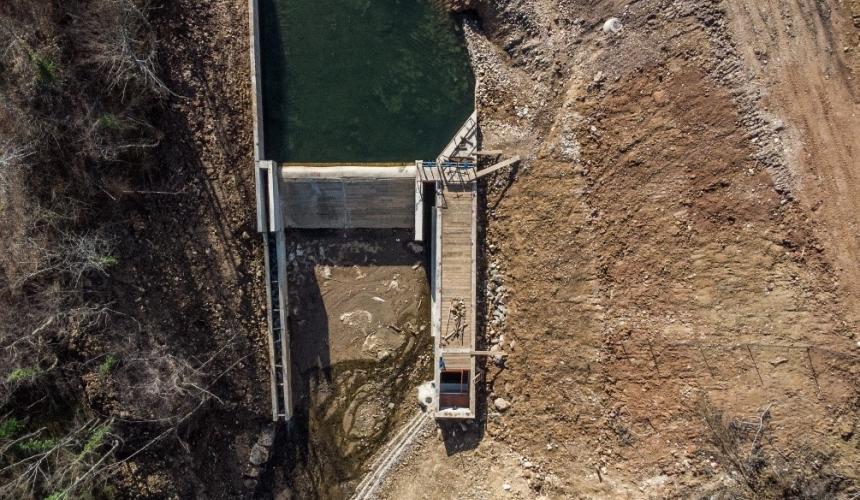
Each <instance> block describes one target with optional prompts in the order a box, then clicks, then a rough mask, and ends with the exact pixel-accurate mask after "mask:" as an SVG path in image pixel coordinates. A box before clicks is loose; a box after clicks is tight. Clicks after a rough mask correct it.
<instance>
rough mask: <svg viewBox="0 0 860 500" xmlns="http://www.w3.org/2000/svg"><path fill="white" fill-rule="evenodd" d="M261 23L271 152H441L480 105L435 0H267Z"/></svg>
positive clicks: (358, 155) (307, 157) (272, 156)
mask: <svg viewBox="0 0 860 500" xmlns="http://www.w3.org/2000/svg"><path fill="white" fill-rule="evenodd" d="M260 31H261V35H260V36H261V46H262V50H263V52H262V79H263V120H264V125H265V149H266V151H265V152H266V159H269V160H276V161H287V162H307V163H310V162H390V161H412V160H416V159H433V158H435V157H436V155H437V154H439V152H440V151H441V150H442V148H443V147H444V146H445V145H446V144H447V143H448V141H449V140H450V139H451V137H452V136H453V135H454V133H455V132H456V131H457V129H458V128H459V126H460V125H462V123H463V122H464V121H465V120H466V118H468V116H469V114H470V113H471V112H472V109H473V107H474V97H473V96H474V77H473V75H472V71H471V68H470V65H469V60H468V55H467V53H466V49H465V42H464V40H463V35H462V32H461V31H460V28H459V26H458V25H457V23H456V22H455V21H454V20H452V19H451V18H450V17H449V16H448V15H447V14H445V13H443V12H442V11H440V10H439V9H438V8H437V7H435V6H434V5H433V3H432V0H260Z"/></svg>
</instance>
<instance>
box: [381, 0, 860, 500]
mask: <svg viewBox="0 0 860 500" xmlns="http://www.w3.org/2000/svg"><path fill="white" fill-rule="evenodd" d="M453 3H455V4H458V2H453ZM463 4H464V5H463V7H467V8H471V9H475V11H472V12H473V14H474V13H475V12H476V13H477V16H479V17H480V19H475V18H474V17H472V14H467V16H468V19H471V20H468V21H467V23H468V24H469V26H470V27H468V28H467V34H468V39H469V45H470V52H471V55H472V59H473V64H474V65H475V67H476V74H477V76H478V91H477V92H478V106H479V113H480V115H481V126H482V132H483V144H482V147H483V149H504V150H505V152H506V154H511V155H512V154H519V155H521V156H523V158H524V161H523V162H522V163H521V165H520V166H519V167H518V169H517V170H516V171H514V172H511V173H509V174H503V175H499V176H498V177H497V178H495V179H490V181H489V182H488V185H487V192H486V200H485V201H486V211H487V220H486V224H485V230H486V234H487V241H486V244H485V252H486V253H485V265H486V270H485V273H484V274H485V278H488V279H487V280H486V284H487V291H488V295H487V303H488V305H487V311H486V314H487V317H488V318H490V319H491V321H487V322H486V323H487V325H488V328H487V338H486V341H487V343H488V344H489V345H491V346H498V347H497V348H499V349H500V350H502V351H504V352H506V353H507V354H508V356H507V358H506V361H505V363H504V365H503V366H498V365H492V366H488V367H487V373H486V392H487V396H488V397H487V403H486V418H485V419H483V420H482V421H481V422H479V424H480V426H479V427H481V426H482V427H483V430H484V432H485V434H484V436H483V439H481V440H478V439H476V436H477V437H480V434H476V433H475V431H471V430H468V431H467V432H466V434H465V437H460V438H459V442H460V443H459V444H460V446H459V447H458V446H456V445H453V446H452V443H451V442H450V441H451V440H450V437H449V438H448V439H447V440H446V439H445V438H444V437H443V439H442V440H441V441H440V440H438V439H434V438H431V439H428V440H427V441H426V442H425V443H424V448H423V449H422V450H421V451H420V452H417V453H415V454H413V456H412V457H411V458H410V460H408V461H406V462H405V463H404V464H403V465H402V466H401V470H400V471H399V472H398V473H397V474H395V475H394V476H393V477H392V478H391V480H390V481H389V483H388V485H387V489H386V490H385V495H384V496H385V497H386V498H392V499H393V498H462V497H475V496H481V497H491V498H505V497H520V498H528V497H535V496H545V497H548V498H571V497H628V498H641V497H667V496H668V497H690V496H699V495H705V494H711V493H717V492H723V493H725V494H729V495H735V496H752V495H764V494H773V492H775V491H778V490H776V489H774V490H767V489H762V490H759V491H757V492H756V491H754V490H752V489H750V488H749V487H748V486H747V484H748V481H746V480H745V479H744V477H753V476H754V475H753V474H752V473H750V472H749V471H750V470H751V469H749V468H747V469H739V468H738V464H739V463H740V464H741V465H742V467H746V465H744V464H748V463H752V461H751V459H750V457H752V456H753V455H754V453H753V451H755V456H756V457H761V460H762V462H757V465H756V467H760V469H757V470H760V471H765V470H768V469H767V467H771V466H772V467H774V468H776V469H779V473H778V474H777V475H781V476H782V477H783V478H789V477H793V476H792V474H794V473H798V472H797V471H800V472H799V474H800V475H801V476H803V477H804V478H805V479H809V480H811V482H815V481H818V480H820V483H821V484H815V485H814V486H813V485H810V484H805V485H802V486H797V484H795V486H797V488H799V489H795V490H788V492H789V493H790V494H791V495H798V494H800V492H806V493H809V492H817V493H818V495H825V496H828V495H837V492H840V491H841V492H842V493H841V494H842V495H849V496H850V494H849V492H852V491H853V492H855V493H856V491H857V489H856V488H857V481H858V479H860V478H858V476H857V468H856V464H857V463H858V461H860V451H858V450H860V441H858V439H860V438H859V437H858V433H857V418H858V409H860V399H858V374H860V372H858V363H857V360H858V356H860V344H858V342H857V341H858V338H857V323H856V318H857V313H858V306H857V298H858V296H860V295H858V293H857V288H856V283H857V279H858V277H860V271H858V268H857V265H856V262H857V254H856V252H857V250H856V248H857V244H858V231H857V218H858V213H860V212H858V211H857V209H856V207H855V206H856V203H857V200H858V199H860V198H858V197H857V196H856V194H855V193H854V191H855V189H854V184H855V183H856V182H855V181H856V179H857V175H858V172H857V169H856V166H857V151H856V146H857V141H856V137H855V135H856V130H857V124H856V120H857V116H858V90H857V84H856V78H857V74H856V73H855V71H856V69H857V67H858V63H857V61H858V55H857V51H858V50H860V47H858V34H860V30H858V27H857V24H858V23H857V21H856V20H857V19H860V18H858V17H856V15H857V12H856V11H851V10H850V9H852V8H853V9H855V10H856V8H857V7H856V2H855V4H854V5H850V6H849V5H845V4H842V3H835V2H795V3H792V4H791V5H790V6H787V5H786V4H785V3H784V2H757V1H755V2H754V1H750V2H744V1H729V2H710V1H684V2H663V1H648V0H643V1H639V2H613V1H592V2H561V1H546V0H539V1H528V2H526V1H516V0H514V1H510V2H463ZM852 16H855V17H853V19H854V20H853V21H852ZM610 17H618V18H620V20H621V22H622V23H623V29H622V30H621V31H620V32H619V33H617V34H611V33H610V34H605V33H604V32H603V31H602V29H601V28H602V26H603V23H604V21H605V20H607V19H608V18H610ZM499 286H503V287H504V289H505V292H504V293H503V294H502V297H501V299H500V298H499V297H498V295H499V294H498V292H497V290H498V288H499ZM500 307H501V308H503V309H501V314H500V313H499V311H500ZM500 317H501V319H502V320H503V321H501V322H500V321H499V318H500ZM497 398H503V399H505V400H506V401H507V402H509V403H510V408H509V409H506V410H504V411H502V410H499V409H497V406H496V405H495V401H496V399H497ZM503 407H504V406H503V405H502V406H498V408H503ZM713 415H722V416H723V421H724V422H732V423H731V424H729V428H730V429H740V430H737V434H738V435H740V436H741V438H739V441H738V443H739V444H738V445H737V447H736V448H734V449H731V447H729V448H730V449H728V452H727V448H725V447H723V448H721V447H720V446H719V439H720V437H724V433H723V434H720V432H718V431H715V430H714V429H719V426H714V425H713V420H709V419H708V418H706V417H709V416H713ZM708 422H711V425H709V424H708ZM732 426H734V427H732ZM744 429H747V430H744ZM455 441H457V440H456V439H455ZM733 450H734V451H733ZM737 450H741V451H737ZM738 457H739V458H738ZM733 459H734V460H733ZM810 463H811V464H813V465H812V466H811V468H806V469H804V467H805V464H806V465H808V464H810ZM741 470H743V471H744V472H745V473H746V474H747V476H744V475H743V474H741V472H740V471H741ZM755 477H760V476H755ZM784 480H785V481H789V480H788V479H784ZM778 482H779V481H775V482H774V484H775V483H778ZM800 482H802V481H800ZM824 483H826V484H824ZM774 484H769V485H768V486H766V487H768V488H769V487H773V488H777V486H774ZM759 486H761V485H759ZM762 488H765V487H762ZM804 488H806V489H804ZM816 488H818V489H816Z"/></svg>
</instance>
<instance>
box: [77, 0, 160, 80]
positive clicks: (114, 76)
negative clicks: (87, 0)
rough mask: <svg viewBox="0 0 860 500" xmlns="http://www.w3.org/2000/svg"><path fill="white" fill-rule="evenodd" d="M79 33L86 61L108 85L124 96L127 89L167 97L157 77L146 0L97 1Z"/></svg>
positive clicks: (152, 35)
mask: <svg viewBox="0 0 860 500" xmlns="http://www.w3.org/2000/svg"><path fill="white" fill-rule="evenodd" d="M95 3H96V4H97V5H96V6H94V7H93V8H92V9H91V13H92V15H91V16H87V17H85V18H83V19H81V22H80V23H79V25H78V29H79V30H81V32H82V33H81V39H82V40H85V44H86V47H87V49H88V50H89V53H90V56H89V60H90V61H91V62H93V63H95V64H97V65H98V66H99V67H100V68H102V69H103V70H104V71H105V72H106V74H107V79H108V82H109V85H110V86H111V87H112V88H119V89H120V90H121V92H122V94H123V95H126V92H127V91H128V89H129V87H130V86H132V85H138V86H139V87H140V88H141V89H144V90H147V91H151V92H153V93H155V94H156V95H165V94H168V93H170V89H168V87H167V85H165V84H164V82H163V81H162V80H161V78H160V77H159V76H158V67H157V42H158V41H157V38H156V36H155V33H154V31H153V30H152V27H151V26H150V24H149V20H148V12H149V10H150V5H149V1H148V0H97V1H96V2H95Z"/></svg>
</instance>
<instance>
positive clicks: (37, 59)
mask: <svg viewBox="0 0 860 500" xmlns="http://www.w3.org/2000/svg"><path fill="white" fill-rule="evenodd" d="M30 60H31V61H32V62H33V66H34V68H35V69H36V82H37V83H39V84H41V85H51V84H53V83H54V82H56V81H57V78H58V75H59V69H58V68H57V63H55V62H54V61H53V60H51V59H50V58H49V57H48V56H46V55H44V54H39V53H35V52H32V53H30Z"/></svg>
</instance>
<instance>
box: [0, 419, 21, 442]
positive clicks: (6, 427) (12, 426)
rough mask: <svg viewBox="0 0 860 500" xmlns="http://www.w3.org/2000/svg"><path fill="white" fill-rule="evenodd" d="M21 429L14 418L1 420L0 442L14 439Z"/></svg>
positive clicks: (18, 422) (19, 423)
mask: <svg viewBox="0 0 860 500" xmlns="http://www.w3.org/2000/svg"><path fill="white" fill-rule="evenodd" d="M21 427H22V425H21V422H20V421H19V420H18V419H17V418H15V417H10V418H8V419H6V420H3V421H2V422H0V440H2V439H9V438H12V437H15V436H16V435H17V434H18V431H20V430H21Z"/></svg>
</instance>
